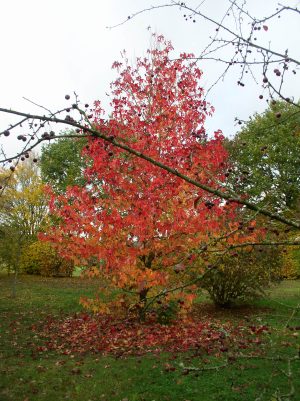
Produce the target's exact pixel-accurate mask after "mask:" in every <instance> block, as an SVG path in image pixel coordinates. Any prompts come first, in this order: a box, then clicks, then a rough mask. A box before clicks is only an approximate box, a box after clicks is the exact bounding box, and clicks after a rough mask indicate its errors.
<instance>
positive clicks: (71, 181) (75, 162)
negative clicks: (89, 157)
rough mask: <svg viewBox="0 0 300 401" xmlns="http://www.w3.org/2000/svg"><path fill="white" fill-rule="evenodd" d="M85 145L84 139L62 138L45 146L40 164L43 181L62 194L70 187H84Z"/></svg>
mask: <svg viewBox="0 0 300 401" xmlns="http://www.w3.org/2000/svg"><path fill="white" fill-rule="evenodd" d="M70 133H71V134H72V132H70ZM67 134H68V133H67ZM85 145H86V140H85V139H84V138H82V139H79V138H75V139H74V138H61V139H59V140H58V141H57V142H52V143H49V144H48V145H46V146H44V147H43V149H42V155H41V158H40V163H39V166H40V168H41V176H42V180H43V181H44V182H46V183H48V184H50V185H51V186H52V188H53V189H54V190H55V191H57V192H61V193H64V192H65V190H66V188H67V187H68V186H70V185H71V186H72V185H78V186H83V185H84V183H85V179H84V176H83V170H84V167H85V165H86V163H85V160H84V158H83V157H82V156H81V153H82V149H83V147H84V146H85Z"/></svg>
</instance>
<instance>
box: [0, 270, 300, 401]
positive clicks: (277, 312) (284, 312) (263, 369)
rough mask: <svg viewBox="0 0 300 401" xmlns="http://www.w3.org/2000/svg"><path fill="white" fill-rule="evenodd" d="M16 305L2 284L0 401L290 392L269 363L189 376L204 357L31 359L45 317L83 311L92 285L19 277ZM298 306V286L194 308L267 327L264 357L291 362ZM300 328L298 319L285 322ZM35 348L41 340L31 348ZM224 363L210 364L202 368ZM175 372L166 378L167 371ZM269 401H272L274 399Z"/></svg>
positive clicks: (248, 362) (203, 399) (225, 397)
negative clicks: (223, 305) (248, 300)
mask: <svg viewBox="0 0 300 401" xmlns="http://www.w3.org/2000/svg"><path fill="white" fill-rule="evenodd" d="M19 281H20V282H19V284H18V289H17V295H18V296H17V298H16V299H12V298H10V282H9V278H8V277H7V276H0V294H1V295H0V298H1V306H0V313H1V315H0V335H1V337H0V340H1V350H0V356H1V365H0V374H1V380H0V400H1V401H10V400H14V401H35V400H41V401H53V400H58V401H60V400H68V399H70V400H74V401H77V400H78V401H89V400H91V401H101V400H104V401H105V400H107V401H121V400H128V401H153V400H155V401H161V400H169V401H185V400H190V401H198V400H199V401H207V400H214V401H221V400H222V401H243V400H244V401H248V400H249V401H250V400H251V401H253V400H255V399H256V398H257V397H258V396H259V395H260V394H264V392H265V394H264V395H263V398H262V401H270V400H274V401H275V400H276V398H274V394H275V391H276V389H277V388H279V389H280V390H281V391H282V392H286V393H287V392H289V389H290V386H289V382H288V378H287V377H286V375H284V374H283V372H282V371H280V369H283V370H285V371H286V369H287V365H286V362H274V361H271V360H267V359H262V360H256V359H242V358H241V359H237V360H236V361H232V362H231V364H230V366H228V367H226V368H222V369H220V370H211V371H203V372H194V373H193V372H191V373H189V374H188V375H186V374H184V373H185V372H184V371H183V370H182V369H181V367H180V363H181V362H182V363H184V365H185V366H202V365H201V357H200V358H199V357H198V358H195V357H192V356H191V354H188V353H186V354H179V355H177V357H176V359H173V358H174V356H172V355H167V354H163V355H159V356H154V355H148V356H146V357H129V358H127V359H120V358H113V357H109V356H105V357H104V356H101V355H89V354H85V355H76V354H75V355H69V356H62V355H58V354H56V353H54V352H52V353H48V354H47V353H44V354H37V353H32V350H31V347H30V345H29V344H30V343H32V342H33V341H35V339H34V338H33V335H34V334H33V332H32V331H31V329H30V327H31V325H32V324H35V323H37V322H40V321H43V319H45V317H46V316H47V315H50V314H51V315H55V316H61V315H62V314H72V313H74V312H78V311H80V310H81V307H80V305H79V304H78V299H79V297H80V296H81V295H93V293H95V291H96V290H97V287H98V284H97V281H95V280H87V279H85V280H82V279H80V278H77V277H76V278H72V279H62V278H57V279H55V278H51V279H49V278H47V279H43V278H40V277H29V276H21V277H20V279H19ZM299 302H300V281H286V282H283V283H281V284H280V285H279V286H278V287H277V288H274V289H273V290H272V291H271V292H270V294H269V298H266V299H262V300H260V301H257V302H255V304H254V305H252V306H248V307H237V308H233V309H232V310H229V311H224V310H223V311H220V310H215V309H214V308H213V306H212V305H210V304H208V303H207V301H204V303H202V304H199V305H198V306H197V308H196V310H197V314H200V316H203V319H220V318H221V319H224V320H228V319H230V320H233V321H235V322H239V321H240V322H242V323H245V321H246V322H253V323H254V324H270V325H271V326H272V328H273V329H272V332H273V334H272V335H271V336H270V343H271V344H270V348H269V349H268V355H269V356H270V355H281V356H284V355H292V354H294V353H295V348H296V347H297V341H298V342H299V337H298V338H297V337H296V335H295V334H297V333H299V331H295V330H294V331H291V330H286V329H284V326H285V324H286V322H287V321H288V319H289V317H291V316H292V313H293V310H294V309H293V308H295V307H296V306H297V304H298V303H299ZM289 324H290V326H300V314H299V311H298V312H297V313H294V315H293V316H292V319H291V320H290V321H289ZM36 341H38V340H36ZM223 362H224V361H222V359H220V358H219V359H218V358H211V360H210V361H209V363H208V364H206V365H205V366H206V367H210V366H217V365H219V364H222V363H223ZM166 363H169V364H171V365H172V366H174V367H175V368H176V370H174V371H170V372H167V371H166V370H165V364H166ZM292 374H293V384H294V386H295V395H294V398H292V400H300V366H299V361H297V362H295V363H293V365H292ZM272 397H273V398H272Z"/></svg>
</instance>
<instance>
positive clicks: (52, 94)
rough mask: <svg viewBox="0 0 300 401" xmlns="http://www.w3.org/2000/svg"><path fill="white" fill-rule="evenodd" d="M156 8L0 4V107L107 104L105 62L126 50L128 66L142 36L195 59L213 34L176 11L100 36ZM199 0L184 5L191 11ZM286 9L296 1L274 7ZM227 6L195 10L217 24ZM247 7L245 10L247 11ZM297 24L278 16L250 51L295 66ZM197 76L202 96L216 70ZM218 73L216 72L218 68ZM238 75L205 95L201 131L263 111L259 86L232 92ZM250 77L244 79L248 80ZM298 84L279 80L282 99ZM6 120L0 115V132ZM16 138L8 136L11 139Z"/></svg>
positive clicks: (100, 0) (33, 0)
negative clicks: (75, 101) (72, 101)
mask: <svg viewBox="0 0 300 401" xmlns="http://www.w3.org/2000/svg"><path fill="white" fill-rule="evenodd" d="M165 2H167V0H166V1H164V0H156V1H155V0H106V1H105V0H85V1H83V0H60V1H58V0H51V1H50V0H26V1H24V0H10V1H4V0H2V1H1V2H0V38H1V63H0V107H6V108H13V109H16V110H20V111H26V112H37V111H40V110H38V109H37V108H36V107H34V106H33V105H31V104H30V103H28V102H26V101H25V100H23V99H22V97H23V96H24V97H27V98H29V99H31V100H33V101H35V102H37V103H39V104H42V105H44V106H46V107H48V108H51V109H53V110H56V109H58V108H61V107H66V106H67V102H66V101H65V99H64V96H65V94H67V93H69V94H72V92H74V91H76V93H77V94H78V95H79V98H80V99H81V100H82V101H83V102H88V103H90V104H91V103H92V102H93V100H96V99H99V100H101V101H102V102H103V104H104V105H105V106H107V105H108V104H109V99H108V97H107V96H106V94H105V93H106V92H108V91H109V84H110V82H111V81H112V80H114V79H115V78H116V73H115V72H114V71H112V70H111V65H112V63H113V61H115V60H119V59H120V51H121V50H123V49H126V50H127V54H128V56H129V59H130V60H132V62H134V58H135V57H137V56H141V55H143V54H144V52H145V51H146V49H147V48H148V47H149V44H150V34H149V31H148V30H147V27H148V26H151V28H152V31H155V32H157V33H162V34H163V35H164V36H165V37H166V38H167V39H169V40H171V41H172V43H173V46H174V48H175V51H174V57H176V55H178V54H179V53H180V52H182V51H186V52H194V53H195V54H196V55H197V54H199V53H200V51H201V50H202V49H203V47H204V46H205V44H206V43H207V42H208V36H209V35H213V34H215V27H214V26H212V25H211V24H208V23H206V22H205V21H204V20H201V19H199V18H196V20H197V22H196V23H194V24H193V23H192V22H186V21H185V20H184V18H183V13H182V12H179V10H178V9H177V8H176V9H175V8H173V9H170V8H168V9H160V10H155V11H151V12H149V13H145V14H143V15H140V16H138V17H136V18H133V19H131V20H130V21H128V22H127V23H125V24H124V25H122V26H120V27H117V28H114V29H107V28H106V26H108V25H115V24H117V23H119V22H121V21H122V20H124V19H126V18H127V16H128V15H131V14H132V13H133V12H135V11H138V10H140V9H143V8H147V7H150V6H151V5H158V4H164V3H165ZM199 3H200V0H186V4H187V5H191V6H197V5H198V4H199ZM281 3H285V4H288V5H290V6H296V5H297V4H298V5H299V1H296V0H295V1H293V0H286V1H285V2H283V1H282V2H281ZM227 6H228V0H206V1H204V4H203V5H202V6H201V7H202V8H201V10H205V11H206V12H207V13H208V15H210V16H211V17H213V18H214V19H217V20H218V19H219V18H220V17H221V16H223V14H224V11H225V9H226V7H227ZM250 6H251V7H250ZM276 6H277V1H274V0H264V1H262V0H250V1H249V8H250V9H251V11H253V14H254V15H256V16H264V15H267V14H270V13H271V12H272V11H274V10H275V8H276ZM299 20H300V18H298V20H297V19H296V18H294V17H292V14H289V13H286V14H285V16H283V17H282V18H281V19H276V20H275V21H274V22H272V23H270V24H269V30H268V31H267V32H264V31H260V32H259V34H258V35H257V37H258V40H257V43H259V44H263V45H265V46H268V43H269V42H271V48H272V49H275V50H277V51H279V52H284V51H285V50H286V49H287V48H288V49H289V55H290V56H291V57H294V58H296V59H300V46H299V34H300V25H299ZM199 66H200V68H201V69H202V70H203V71H204V78H203V86H204V88H208V87H209V86H210V84H211V82H213V81H214V79H216V77H217V72H218V71H220V66H218V64H217V63H216V62H210V63H208V62H200V63H199ZM222 68H223V67H222ZM238 69H239V67H236V70H235V71H233V72H232V73H231V74H228V75H227V76H226V79H225V82H220V83H219V84H218V85H217V86H216V87H215V88H214V90H213V91H212V92H210V95H209V100H210V101H211V103H212V104H213V105H214V106H215V108H216V112H215V114H214V117H213V118H211V119H210V120H209V121H207V125H206V126H207V128H208V130H209V131H213V130H216V129H219V128H220V129H222V130H223V132H224V134H225V135H227V136H228V135H233V134H234V133H235V132H236V130H237V129H238V127H237V126H236V125H235V123H234V118H235V117H236V116H238V117H239V118H241V119H247V118H248V117H249V116H250V115H252V114H253V113H254V112H256V111H258V112H260V111H263V109H264V108H265V107H266V102H265V99H264V100H259V99H258V96H259V94H261V93H262V89H261V86H255V85H254V84H253V83H252V82H250V80H249V82H246V87H245V88H241V87H238V86H237V85H236V81H237V79H238V74H237V71H238ZM248 75H250V74H248ZM299 77H300V71H299V72H298V75H296V76H295V77H294V78H293V81H288V80H287V91H286V94H287V96H294V97H295V99H296V100H298V98H299V86H300V85H299V83H300V81H299ZM12 121H13V120H12V119H11V118H8V117H7V116H3V115H0V130H3V129H5V128H7V125H8V124H9V123H11V122H12ZM17 134H18V132H17V131H16V135H17ZM5 144H6V149H8V150H7V151H8V152H9V153H12V152H15V151H16V146H17V145H16V142H14V141H13V140H12V139H11V137H10V138H9V140H8V139H6V140H5Z"/></svg>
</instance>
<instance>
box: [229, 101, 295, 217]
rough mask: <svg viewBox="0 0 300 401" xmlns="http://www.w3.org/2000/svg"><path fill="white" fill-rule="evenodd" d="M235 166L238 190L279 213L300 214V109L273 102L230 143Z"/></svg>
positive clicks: (236, 189)
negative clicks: (299, 212)
mask: <svg viewBox="0 0 300 401" xmlns="http://www.w3.org/2000/svg"><path fill="white" fill-rule="evenodd" d="M227 143H228V151H229V154H230V160H231V162H232V165H233V171H232V170H231V171H230V176H229V177H231V178H230V179H231V183H232V186H233V188H234V190H235V191H236V192H237V193H239V194H243V193H246V194H247V195H248V196H249V200H251V201H252V202H255V203H257V204H258V205H260V206H262V207H268V208H272V209H273V210H275V211H285V212H289V214H290V215H294V216H295V212H296V211H299V195H300V174H299V172H300V152H299V149H300V110H299V108H298V106H294V105H292V104H289V103H286V102H283V101H278V102H271V104H270V106H269V107H268V109H267V110H266V111H265V112H264V113H262V114H255V115H254V116H253V117H252V118H251V119H250V120H249V121H247V122H246V123H245V126H244V127H243V128H242V130H241V131H240V132H239V133H238V134H237V135H236V136H235V137H234V138H233V139H232V140H228V142H227Z"/></svg>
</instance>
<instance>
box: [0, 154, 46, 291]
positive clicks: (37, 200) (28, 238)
mask: <svg viewBox="0 0 300 401" xmlns="http://www.w3.org/2000/svg"><path fill="white" fill-rule="evenodd" d="M0 183H1V185H0V186H1V192H2V193H1V196H0V235H1V242H0V258H1V261H2V263H4V264H6V265H7V266H8V267H9V268H11V269H13V271H14V273H15V280H16V276H17V272H18V269H19V260H20V256H21V253H22V248H23V247H25V246H26V245H27V244H29V243H30V242H32V241H34V240H35V239H36V238H37V233H38V231H39V230H40V229H42V227H43V225H44V224H45V223H46V220H47V214H48V199H47V196H46V195H45V192H44V184H43V183H42V181H41V178H40V176H39V173H38V167H37V166H36V164H35V163H33V162H32V160H31V159H29V160H26V162H25V161H24V163H23V164H19V165H18V166H17V167H16V168H12V169H2V170H1V171H0ZM14 282H15V281H14ZM13 291H14V293H13V294H14V295H15V286H14V287H13Z"/></svg>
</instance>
